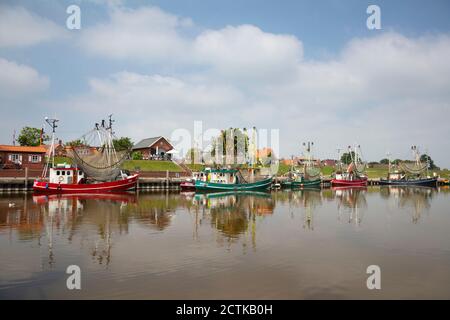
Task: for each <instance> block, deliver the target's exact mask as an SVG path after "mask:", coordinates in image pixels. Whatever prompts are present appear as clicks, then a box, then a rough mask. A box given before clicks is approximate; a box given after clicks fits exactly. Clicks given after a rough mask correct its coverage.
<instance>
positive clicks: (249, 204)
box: [193, 192, 275, 248]
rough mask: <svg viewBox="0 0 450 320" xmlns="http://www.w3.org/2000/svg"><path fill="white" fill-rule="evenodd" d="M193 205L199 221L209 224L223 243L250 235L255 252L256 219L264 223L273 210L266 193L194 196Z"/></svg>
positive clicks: (273, 205) (222, 193)
mask: <svg viewBox="0 0 450 320" xmlns="http://www.w3.org/2000/svg"><path fill="white" fill-rule="evenodd" d="M193 204H194V206H195V207H196V209H197V210H198V211H199V212H200V213H201V215H202V219H201V221H204V220H207V221H209V223H210V225H211V226H212V227H213V228H215V229H216V230H218V231H219V232H220V234H221V235H222V236H223V237H225V240H226V241H228V242H230V243H231V242H233V241H234V240H236V239H238V238H239V237H240V236H241V235H245V234H248V233H250V236H251V243H252V246H253V248H256V229H257V218H258V217H259V218H261V219H264V217H265V216H270V215H272V214H273V212H274V209H275V201H274V199H273V198H272V196H271V194H270V193H266V192H239V193H235V192H220V193H209V194H208V193H207V194H196V195H195V197H194V199H193ZM196 212H197V211H196ZM196 223H197V220H196ZM197 228H198V225H197V224H196V229H197ZM244 245H245V244H244Z"/></svg>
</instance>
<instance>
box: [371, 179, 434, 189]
mask: <svg viewBox="0 0 450 320" xmlns="http://www.w3.org/2000/svg"><path fill="white" fill-rule="evenodd" d="M380 185H384V186H423V187H436V186H437V185H438V178H426V179H410V180H388V179H381V180H380Z"/></svg>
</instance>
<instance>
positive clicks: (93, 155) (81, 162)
mask: <svg viewBox="0 0 450 320" xmlns="http://www.w3.org/2000/svg"><path fill="white" fill-rule="evenodd" d="M129 152H130V150H124V151H120V152H117V151H116V150H115V148H114V144H113V134H112V130H111V128H106V127H105V126H104V124H102V125H101V126H100V125H98V124H96V126H95V128H94V129H93V130H92V131H90V132H88V133H87V134H85V135H83V136H82V138H81V139H80V145H79V146H73V147H72V148H71V150H70V151H69V152H68V155H69V156H70V157H71V158H72V159H73V161H74V163H75V164H76V165H77V167H78V168H79V169H81V170H82V171H84V173H85V176H86V177H87V178H89V179H91V180H96V181H103V182H106V181H114V180H116V179H117V177H118V176H119V175H120V172H121V166H122V163H123V162H124V161H125V160H126V159H127V158H128V155H129Z"/></svg>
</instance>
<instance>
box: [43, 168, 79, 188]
mask: <svg viewBox="0 0 450 320" xmlns="http://www.w3.org/2000/svg"><path fill="white" fill-rule="evenodd" d="M84 178H85V177H84V172H83V171H81V170H78V168H74V167H71V166H70V165H66V164H59V165H57V166H56V167H55V168H51V169H50V176H49V181H50V182H51V183H60V184H79V183H82V182H83V181H84Z"/></svg>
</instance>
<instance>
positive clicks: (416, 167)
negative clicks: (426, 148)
mask: <svg viewBox="0 0 450 320" xmlns="http://www.w3.org/2000/svg"><path fill="white" fill-rule="evenodd" d="M399 167H400V168H401V169H402V170H403V171H405V172H408V173H411V174H421V173H423V172H424V171H425V170H426V169H427V164H426V163H420V162H419V163H406V162H400V163H399Z"/></svg>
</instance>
